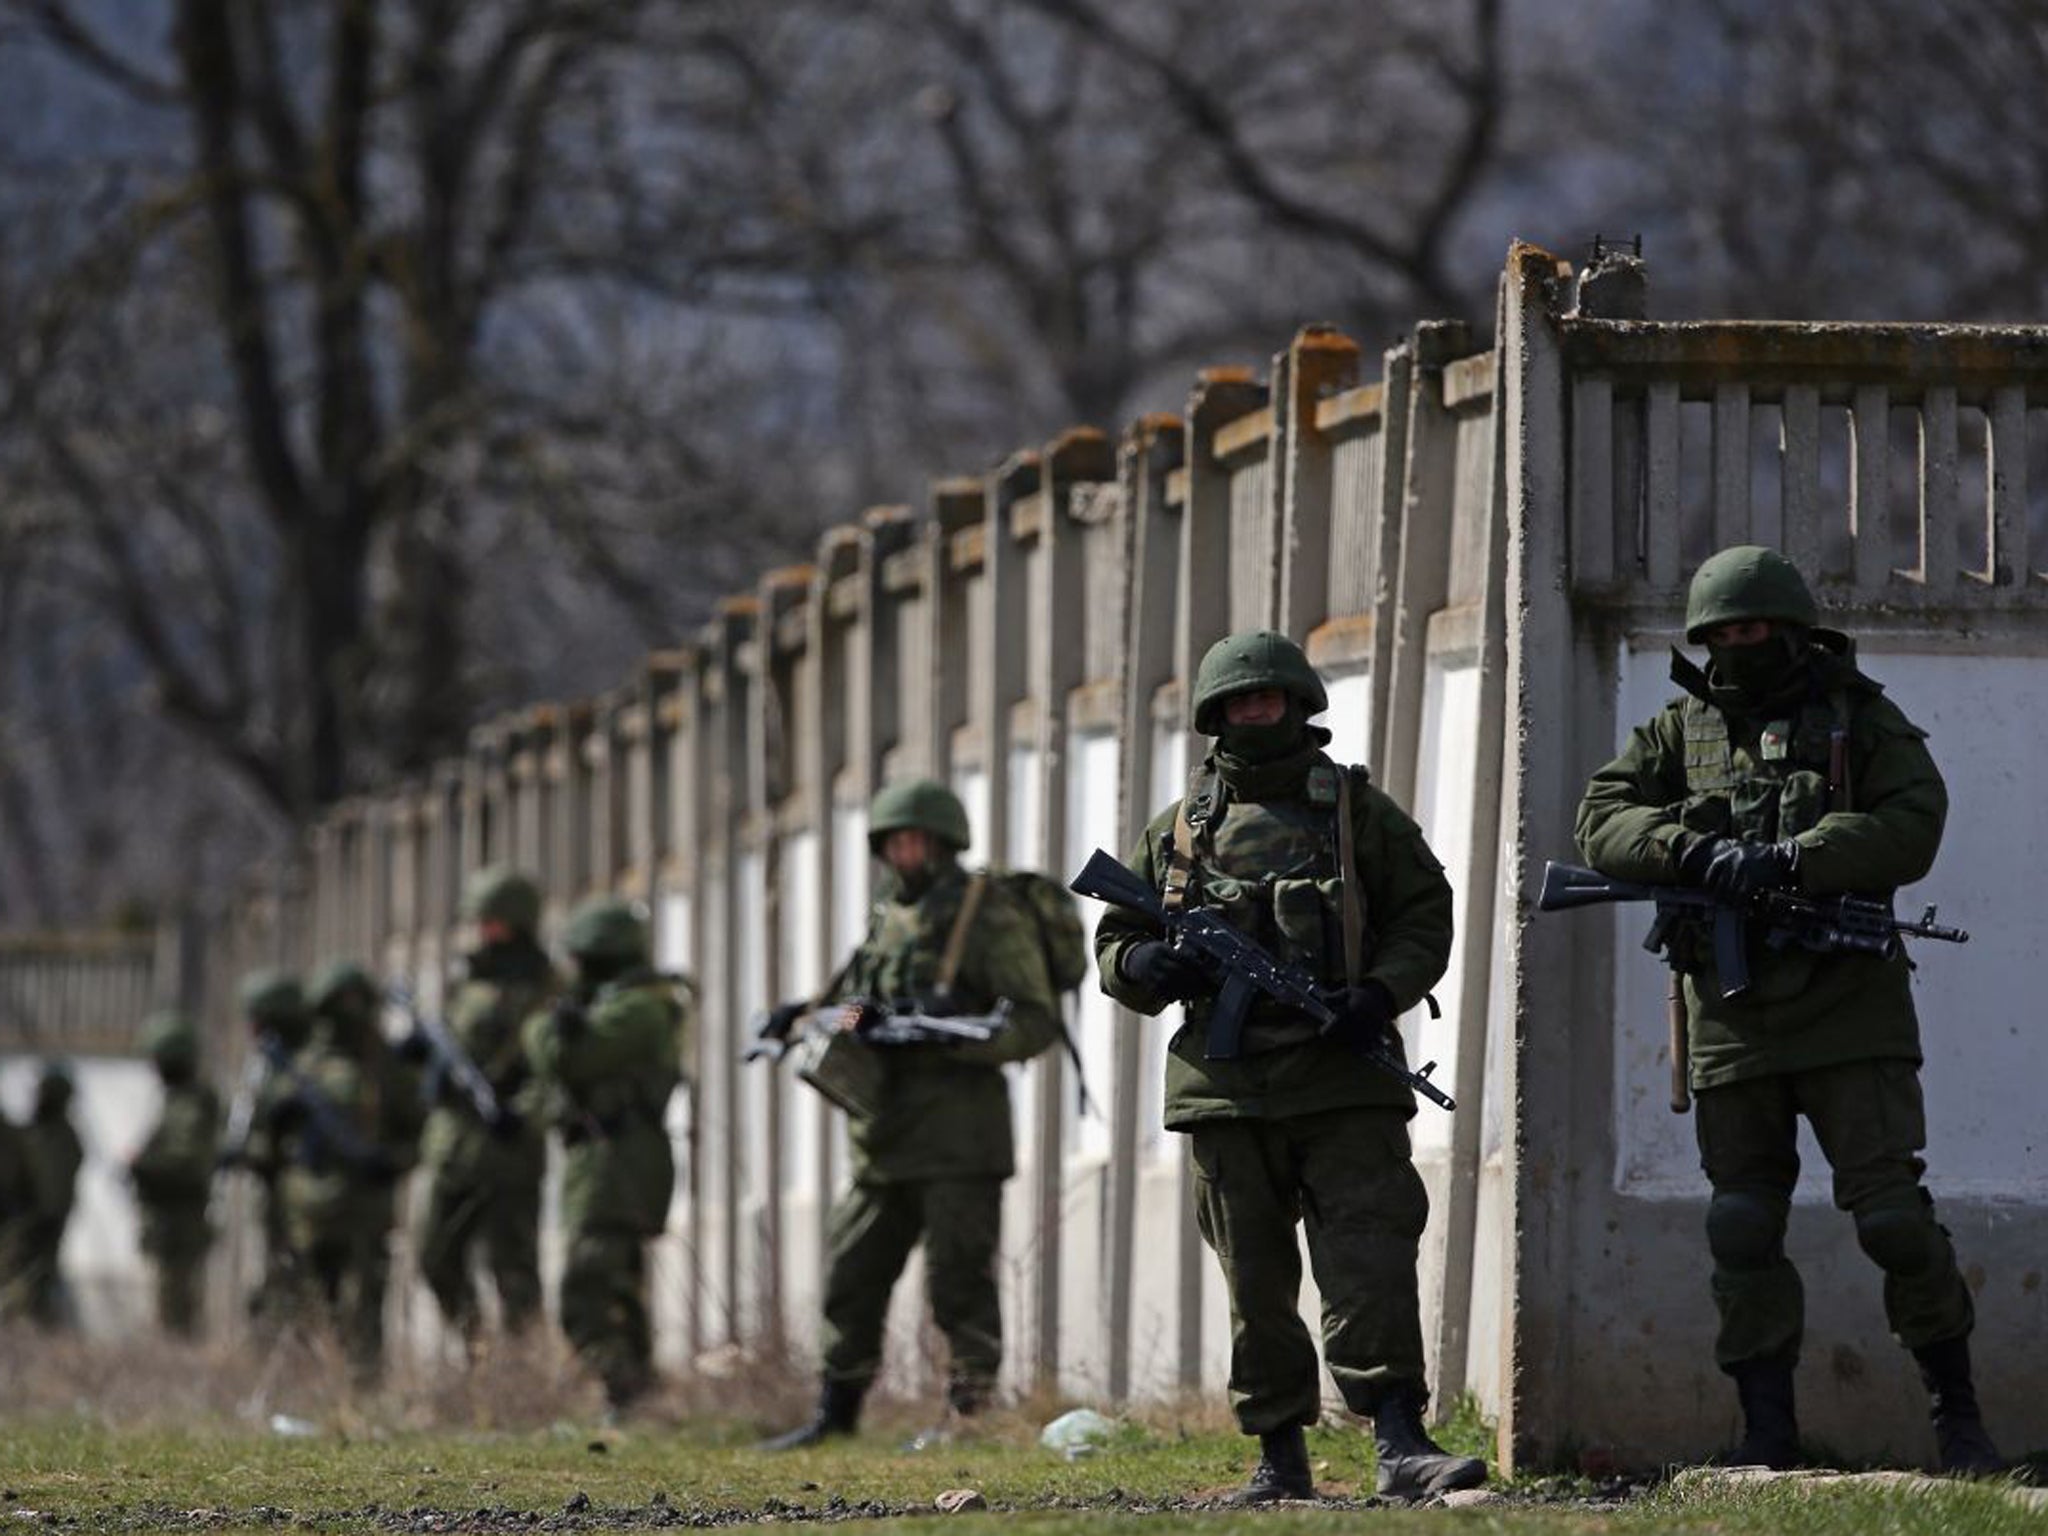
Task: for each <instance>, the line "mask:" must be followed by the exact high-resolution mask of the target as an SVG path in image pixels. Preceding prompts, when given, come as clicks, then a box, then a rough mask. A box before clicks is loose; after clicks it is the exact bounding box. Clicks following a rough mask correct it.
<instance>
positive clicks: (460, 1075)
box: [390, 982, 520, 1136]
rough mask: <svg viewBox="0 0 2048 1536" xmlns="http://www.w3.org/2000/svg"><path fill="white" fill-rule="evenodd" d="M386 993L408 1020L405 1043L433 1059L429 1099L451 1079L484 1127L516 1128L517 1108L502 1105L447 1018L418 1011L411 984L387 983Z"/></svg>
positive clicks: (500, 1131)
mask: <svg viewBox="0 0 2048 1536" xmlns="http://www.w3.org/2000/svg"><path fill="white" fill-rule="evenodd" d="M390 997H391V1004H392V1006H393V1007H395V1008H397V1009H398V1010H399V1011H400V1012H402V1013H403V1014H404V1015H405V1016H406V1017H407V1018H408V1019H409V1020H411V1021H412V1036H411V1039H410V1040H409V1041H408V1042H407V1044H408V1045H411V1044H412V1043H413V1042H415V1041H416V1042H417V1043H418V1045H419V1046H420V1047H421V1048H422V1049H423V1050H424V1052H425V1054H426V1056H427V1058H428V1059H429V1060H430V1061H431V1062H432V1063H433V1068H432V1070H431V1071H430V1072H429V1073H428V1076H427V1082H426V1085H425V1086H426V1093H427V1096H428V1098H429V1100H430V1101H431V1100H432V1099H436V1098H439V1097H440V1086H441V1084H442V1083H444V1082H446V1083H453V1084H454V1085H455V1090H456V1092H458V1093H460V1094H461V1095H462V1097H463V1098H464V1099H466V1100H468V1101H469V1107H470V1108H471V1109H473V1110H474V1111H476V1117H477V1119H479V1120H481V1121H482V1122H483V1123H484V1128H485V1129H486V1130H488V1131H491V1132H493V1133H494V1134H497V1135H500V1136H504V1135H510V1134H511V1133H512V1132H514V1131H516V1130H518V1129H519V1125H520V1118H519V1112H518V1111H517V1110H514V1109H510V1108H508V1107H506V1105H505V1103H504V1102H503V1101H502V1100H501V1099H500V1098H499V1097H498V1090H497V1089H495V1088H493V1087H492V1086H491V1080H490V1078H488V1077H487V1076H485V1075H484V1069H483V1068H482V1067H480V1066H478V1065H477V1064H476V1059H475V1058H474V1057H472V1056H471V1055H470V1054H469V1052H468V1051H466V1050H464V1049H463V1048H462V1042H461V1041H460V1040H458V1039H456V1038H455V1031H454V1030H452V1029H450V1028H449V1027H448V1021H447V1020H446V1019H443V1018H442V1017H441V1016H440V1015H439V1014H429V1013H422V1012H420V1009H419V1004H418V1002H417V1001H416V1000H415V999H414V997H413V993H412V988H411V987H409V986H407V985H406V984H405V983H404V982H393V983H392V984H391V988H390Z"/></svg>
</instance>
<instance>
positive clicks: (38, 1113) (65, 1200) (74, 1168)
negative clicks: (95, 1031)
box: [0, 1061, 85, 1328]
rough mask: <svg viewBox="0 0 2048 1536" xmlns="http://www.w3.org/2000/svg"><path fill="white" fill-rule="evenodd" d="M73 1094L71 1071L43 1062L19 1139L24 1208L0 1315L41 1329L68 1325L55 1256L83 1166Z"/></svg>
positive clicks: (57, 1063)
mask: <svg viewBox="0 0 2048 1536" xmlns="http://www.w3.org/2000/svg"><path fill="white" fill-rule="evenodd" d="M75 1093H76V1085H75V1084H74V1082H73V1081H72V1077H71V1068H70V1067H69V1066H68V1065H66V1064H65V1063H64V1062H61V1061H50V1062H46V1063H45V1064H44V1066H43V1073H42V1076H41V1077H40V1078H39V1079H37V1082H36V1101H35V1109H34V1111H33V1112H32V1113H31V1115H30V1117H29V1122H28V1124H27V1125H26V1126H25V1127H23V1129H22V1133H21V1135H22V1152H23V1158H24V1163H25V1166H26V1170H27V1194H28V1204H27V1208H26V1210H25V1212H24V1214H23V1216H22V1218H21V1220H20V1222H19V1223H18V1226H17V1229H16V1238H15V1245H14V1264H13V1273H12V1274H11V1275H10V1276H8V1277H6V1279H5V1280H4V1282H0V1285H4V1291H5V1295H4V1297H0V1303H4V1304H0V1313H4V1314H5V1315H9V1316H17V1317H18V1316H26V1317H30V1318H33V1319H34V1320H35V1322H36V1324H37V1325H38V1326H39V1327H43V1328H61V1327H64V1326H65V1325H66V1323H67V1322H68V1321H69V1319H68V1318H67V1317H66V1315H65V1292H64V1275H63V1270H62V1267H61V1265H60V1264H59V1256H60V1254H61V1253H62V1251H63V1248H64V1229H65V1228H66V1227H68V1226H69V1225H70V1224H71V1208H72V1205H73V1204H74V1202H75V1201H76V1200H77V1196H78V1169H79V1166H80V1165H81V1164H82V1163H83V1162H84V1161H85V1147H84V1144H83V1143H81V1142H80V1141H79V1139H78V1129H77V1127H76V1126H74V1125H73V1124H72V1123H71V1100H72V1098H73V1096H74V1095H75Z"/></svg>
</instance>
